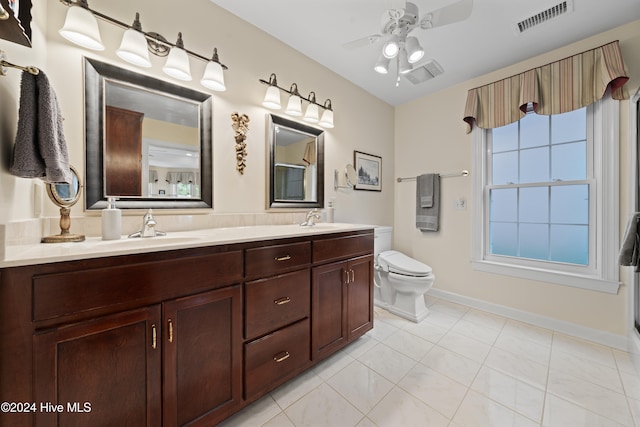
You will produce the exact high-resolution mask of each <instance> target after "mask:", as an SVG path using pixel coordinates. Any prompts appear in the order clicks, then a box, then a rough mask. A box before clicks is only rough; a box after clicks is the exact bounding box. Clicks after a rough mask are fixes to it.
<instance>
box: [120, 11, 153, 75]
mask: <svg viewBox="0 0 640 427" xmlns="http://www.w3.org/2000/svg"><path fill="white" fill-rule="evenodd" d="M116 55H118V56H119V57H120V58H121V59H124V60H125V61H127V62H129V63H131V64H133V65H137V66H138V67H145V68H149V67H151V61H150V60H149V50H148V49H147V39H145V38H144V34H142V24H141V23H140V14H139V13H136V19H135V20H134V21H133V24H132V25H131V28H129V29H127V31H125V32H124V35H123V36H122V43H121V44H120V47H119V48H118V50H117V51H116Z"/></svg>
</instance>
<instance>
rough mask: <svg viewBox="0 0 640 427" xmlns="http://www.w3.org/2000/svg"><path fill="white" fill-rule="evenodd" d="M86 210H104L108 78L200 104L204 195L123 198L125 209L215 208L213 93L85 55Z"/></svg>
mask: <svg viewBox="0 0 640 427" xmlns="http://www.w3.org/2000/svg"><path fill="white" fill-rule="evenodd" d="M84 79H85V82H84V83H85V107H84V114H85V150H86V162H85V192H84V194H85V209H87V210H94V209H104V208H106V207H107V200H106V196H105V194H104V188H105V185H104V152H103V151H104V150H103V147H104V111H105V99H104V98H105V97H104V80H105V79H110V80H117V81H122V82H127V83H131V84H134V85H137V86H141V87H145V88H149V89H150V90H153V91H156V92H162V93H166V94H168V95H170V96H176V97H180V98H186V99H189V100H193V101H196V102H198V103H199V105H200V106H199V111H200V179H201V183H200V198H199V199H182V198H175V199H173V198H167V199H165V198H140V197H136V198H133V197H119V198H118V207H119V208H121V209H148V208H154V209H156V208H159V209H186V208H193V209H197V208H212V207H213V179H212V177H213V160H212V128H211V117H212V110H213V101H212V96H211V94H207V93H203V92H199V91H196V90H193V89H189V88H186V87H183V86H178V85H175V84H173V83H170V82H166V81H164V80H159V79H156V78H153V77H149V76H145V75H143V74H138V73H135V72H133V71H129V70H125V69H122V68H120V67H116V66H114V65H110V64H105V63H103V62H99V61H96V60H94V59H90V58H85V61H84Z"/></svg>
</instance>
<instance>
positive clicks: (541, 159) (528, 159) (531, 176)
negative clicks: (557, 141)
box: [519, 147, 549, 182]
mask: <svg viewBox="0 0 640 427" xmlns="http://www.w3.org/2000/svg"><path fill="white" fill-rule="evenodd" d="M548 181H549V147H542V148H533V149H530V150H521V151H520V181H519V182H548Z"/></svg>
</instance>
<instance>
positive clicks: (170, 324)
mask: <svg viewBox="0 0 640 427" xmlns="http://www.w3.org/2000/svg"><path fill="white" fill-rule="evenodd" d="M167 323H169V342H173V321H171V319H169V320H168V321H167Z"/></svg>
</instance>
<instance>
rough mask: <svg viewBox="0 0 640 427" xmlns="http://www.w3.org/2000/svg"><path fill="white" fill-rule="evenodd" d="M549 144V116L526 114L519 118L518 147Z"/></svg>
mask: <svg viewBox="0 0 640 427" xmlns="http://www.w3.org/2000/svg"><path fill="white" fill-rule="evenodd" d="M548 144H549V116H541V115H538V114H527V115H526V116H525V117H524V118H523V119H521V120H520V148H530V147H540V146H541V145H548Z"/></svg>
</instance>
